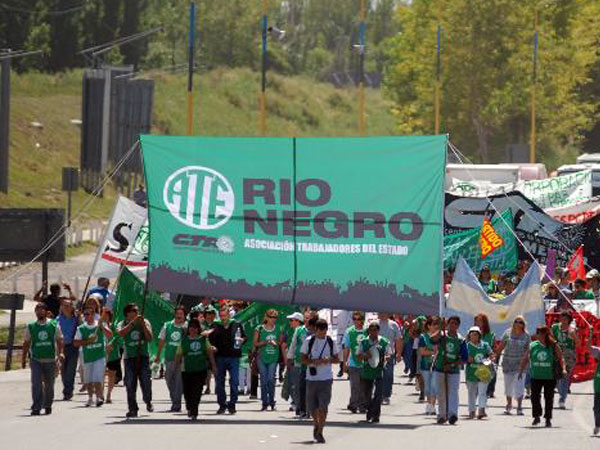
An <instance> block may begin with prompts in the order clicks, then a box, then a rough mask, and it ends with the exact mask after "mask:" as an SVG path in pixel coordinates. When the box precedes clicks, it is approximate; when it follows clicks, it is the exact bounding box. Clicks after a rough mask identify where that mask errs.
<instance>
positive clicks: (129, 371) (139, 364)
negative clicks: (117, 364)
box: [124, 356, 152, 412]
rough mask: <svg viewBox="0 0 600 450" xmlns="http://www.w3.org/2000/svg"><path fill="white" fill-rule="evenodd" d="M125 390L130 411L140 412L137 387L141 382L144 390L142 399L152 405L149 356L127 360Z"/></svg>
mask: <svg viewBox="0 0 600 450" xmlns="http://www.w3.org/2000/svg"><path fill="white" fill-rule="evenodd" d="M124 381H125V388H126V389H127V407H128V408H129V411H132V412H133V411H136V412H137V410H138V404H137V400H136V395H137V385H138V381H139V382H140V387H141V388H142V399H143V400H144V403H146V405H147V404H149V403H152V374H151V372H150V360H149V359H148V357H147V356H143V357H141V358H139V359H138V358H137V357H133V358H127V359H126V360H125V380H124Z"/></svg>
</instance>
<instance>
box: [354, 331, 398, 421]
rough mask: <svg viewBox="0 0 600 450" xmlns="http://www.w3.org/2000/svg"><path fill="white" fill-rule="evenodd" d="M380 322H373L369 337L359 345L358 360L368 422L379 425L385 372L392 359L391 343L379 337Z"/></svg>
mask: <svg viewBox="0 0 600 450" xmlns="http://www.w3.org/2000/svg"><path fill="white" fill-rule="evenodd" d="M379 330H380V326H379V322H377V321H375V322H371V323H370V324H369V327H368V329H367V332H368V336H367V337H366V338H365V339H362V340H361V341H360V343H359V344H358V353H357V359H358V360H359V361H362V363H363V366H362V369H361V373H360V383H361V387H362V391H363V398H364V399H365V401H366V404H367V422H369V423H379V417H380V416H381V403H382V401H383V371H384V369H385V365H386V364H388V363H389V361H390V360H391V358H392V346H391V344H390V341H389V340H388V339H386V338H384V337H383V336H379Z"/></svg>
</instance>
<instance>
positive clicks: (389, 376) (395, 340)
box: [377, 313, 403, 405]
mask: <svg viewBox="0 0 600 450" xmlns="http://www.w3.org/2000/svg"><path fill="white" fill-rule="evenodd" d="M377 317H378V319H379V327H380V331H379V335H380V336H382V337H384V338H386V339H387V340H388V342H389V343H390V351H391V353H390V360H389V362H388V363H387V364H386V366H385V368H384V370H383V391H382V394H383V400H382V404H383V405H389V404H390V398H391V397H392V386H393V385H394V366H395V365H396V362H400V360H401V359H402V350H403V349H402V345H403V342H402V338H403V336H402V330H401V329H400V325H398V324H397V323H396V322H395V321H394V320H392V319H391V317H392V315H391V314H389V313H379V314H377Z"/></svg>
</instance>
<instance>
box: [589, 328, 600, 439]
mask: <svg viewBox="0 0 600 450" xmlns="http://www.w3.org/2000/svg"><path fill="white" fill-rule="evenodd" d="M593 333H594V329H593V328H591V327H590V330H589V335H588V339H587V347H588V349H589V351H590V354H591V355H592V358H594V359H595V360H596V373H595V375H594V430H593V433H594V436H596V435H597V434H598V433H599V432H600V347H596V346H593V345H592V336H593Z"/></svg>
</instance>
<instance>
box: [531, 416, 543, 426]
mask: <svg viewBox="0 0 600 450" xmlns="http://www.w3.org/2000/svg"><path fill="white" fill-rule="evenodd" d="M540 422H541V421H540V418H539V417H536V418H534V419H533V422H531V425H532V426H534V427H535V426H536V425H539V424H540Z"/></svg>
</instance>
